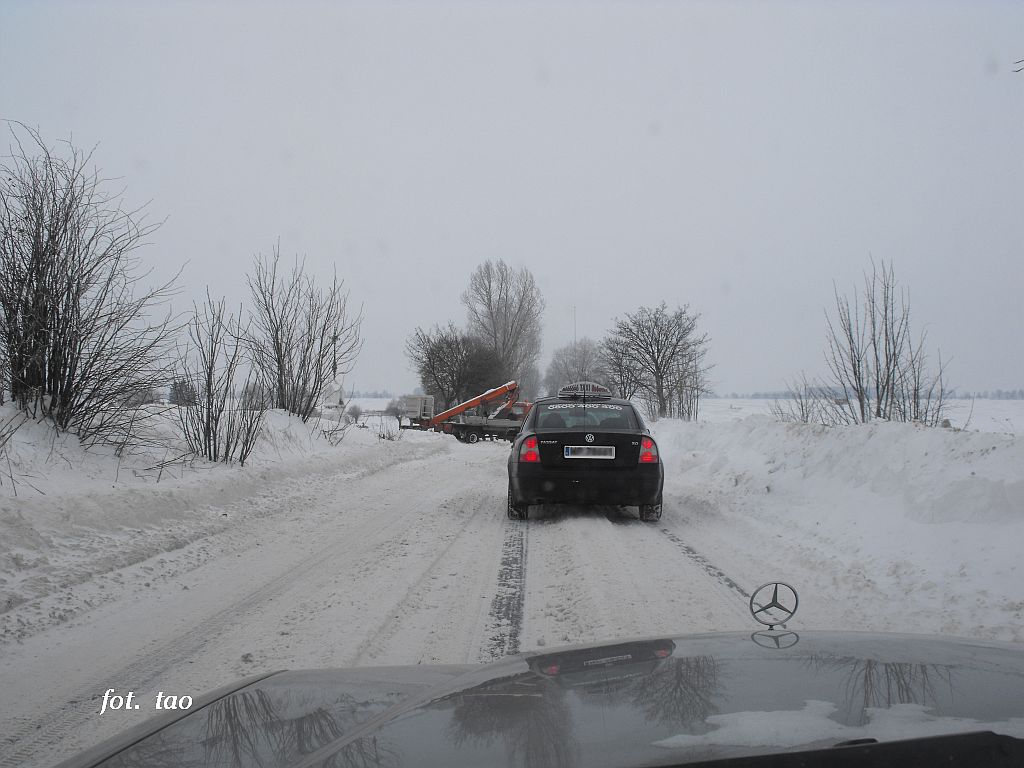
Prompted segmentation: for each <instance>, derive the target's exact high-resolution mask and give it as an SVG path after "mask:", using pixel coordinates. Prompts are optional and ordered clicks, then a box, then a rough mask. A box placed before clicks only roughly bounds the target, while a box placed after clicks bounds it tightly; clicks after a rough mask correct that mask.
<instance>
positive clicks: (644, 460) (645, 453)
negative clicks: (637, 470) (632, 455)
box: [640, 437, 658, 464]
mask: <svg viewBox="0 0 1024 768" xmlns="http://www.w3.org/2000/svg"><path fill="white" fill-rule="evenodd" d="M640 463H641V464H657V463H658V446H657V445H656V444H655V442H654V441H653V440H651V438H649V437H645V438H644V439H643V440H641V441H640Z"/></svg>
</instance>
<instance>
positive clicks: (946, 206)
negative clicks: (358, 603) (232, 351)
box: [0, 0, 1024, 393]
mask: <svg viewBox="0 0 1024 768" xmlns="http://www.w3.org/2000/svg"><path fill="white" fill-rule="evenodd" d="M1022 32H1024V3H1020V2H1015V3H975V2H962V3H887V4H870V3H860V2H858V3H845V4H839V3H810V2H807V3H774V2H758V3H726V2H714V3H684V2H680V3H644V2H639V3H600V4H597V3H559V4H554V5H552V4H546V3H545V4H540V3H525V4H524V3H512V2H478V3H415V4H413V3H375V4H347V3H330V4H328V3H323V4H315V3H289V4H287V6H285V5H284V4H282V5H281V6H277V5H272V4H264V5H257V6H253V5H251V4H242V3H237V4H233V3H213V4H204V5H200V4H193V3H182V2H165V3H155V2H153V3H124V4H111V3H91V2H74V3H68V4H60V3H52V2H31V3H30V2H12V1H11V0H0V118H5V119H14V120H20V121H23V122H25V123H28V124H30V125H33V126H37V127H38V128H40V129H41V131H42V132H43V134H44V136H45V137H46V138H47V139H48V140H51V141H56V140H58V139H65V138H68V137H69V136H70V137H73V139H74V141H75V143H76V144H79V145H84V146H92V145H94V144H98V148H97V150H96V153H95V160H96V163H97V165H98V166H99V167H100V168H101V169H102V170H103V171H104V172H105V173H106V174H107V175H110V176H116V177H120V178H121V179H122V183H123V184H124V185H125V186H126V188H127V197H128V200H129V201H131V202H133V203H139V202H144V201H147V200H148V201H151V203H150V208H149V210H150V212H151V215H152V216H153V217H155V218H159V219H163V218H165V217H166V223H165V224H164V226H163V227H162V228H161V229H160V230H159V231H158V232H157V234H156V235H155V236H154V238H153V243H152V245H151V246H150V247H149V248H148V249H147V250H146V252H145V257H146V258H147V259H150V260H152V261H153V262H155V263H158V264H160V265H161V269H162V270H165V271H166V272H167V273H171V272H173V271H174V270H175V269H177V267H178V266H179V265H180V264H181V263H183V262H186V261H187V262H188V264H187V266H186V267H185V270H184V273H183V276H182V282H183V285H184V287H185V293H184V294H183V299H182V302H181V303H182V308H184V307H185V306H187V303H188V301H190V300H191V297H192V296H198V295H201V293H202V292H203V290H204V288H205V287H206V286H207V285H209V286H210V288H211V290H212V291H213V292H214V293H217V294H221V293H223V294H226V295H228V296H229V297H230V298H232V299H233V300H235V301H238V300H240V299H242V298H243V297H244V291H245V288H244V281H243V278H242V274H243V273H244V272H245V271H246V270H247V269H248V265H249V263H250V262H251V259H252V255H253V254H254V253H255V252H257V251H260V250H262V251H268V250H269V249H270V247H271V245H272V244H273V242H274V241H275V239H276V238H278V237H280V238H281V245H282V250H283V251H284V252H285V253H287V254H296V253H297V254H301V255H305V256H306V257H307V260H308V264H309V266H310V267H311V268H312V269H313V270H314V271H315V272H317V273H318V274H322V275H327V274H329V273H330V269H331V265H332V264H335V265H336V266H337V269H338V273H339V274H340V275H341V276H342V277H344V278H345V280H346V284H347V285H348V287H349V288H350V289H351V296H352V299H353V300H354V301H355V302H357V303H358V302H362V303H364V304H365V321H364V325H363V331H364V336H365V346H364V349H363V353H362V356H361V357H360V360H359V363H358V366H357V369H356V370H355V372H354V374H353V375H352V376H351V377H350V379H349V383H350V384H354V385H355V386H356V387H357V388H359V389H373V388H384V387H387V388H390V389H391V390H392V391H395V392H403V391H411V389H412V387H413V386H414V385H415V383H416V382H415V376H414V375H413V373H412V371H411V370H409V367H408V363H407V361H406V359H405V357H404V355H403V345H404V339H405V338H406V336H407V335H408V334H409V333H410V331H411V330H412V329H413V327H414V326H416V325H430V324H433V323H437V322H445V321H447V320H449V319H453V320H455V321H457V322H458V323H460V324H461V323H462V322H463V320H464V310H463V308H462V306H461V305H460V303H459V296H460V294H461V293H462V291H463V290H464V289H465V287H466V283H467V281H468V277H469V273H470V272H471V271H472V269H473V268H474V267H475V266H476V265H477V264H479V263H481V262H482V261H484V260H486V259H497V258H503V259H505V260H506V261H509V262H511V263H513V264H516V265H524V266H526V267H528V268H529V269H531V270H532V271H533V273H534V275H535V276H536V278H537V280H538V282H539V284H540V287H541V289H542V290H543V292H544V295H545V297H546V299H547V311H546V313H545V318H544V319H545V357H544V360H543V362H544V363H545V364H546V361H547V359H548V357H549V356H550V351H551V350H552V349H553V348H554V347H556V346H559V345H561V344H564V343H566V342H567V341H570V340H571V339H572V334H573V320H572V306H573V305H575V306H576V308H577V309H576V314H577V328H578V333H579V335H581V336H583V335H590V336H593V337H595V338H596V337H600V336H601V335H602V334H603V333H604V332H605V331H606V330H607V329H608V327H609V325H610V323H611V320H612V318H613V317H614V316H616V315H621V314H622V313H624V312H627V311H632V310H635V309H636V308H637V307H638V306H640V305H642V304H646V305H655V304H657V303H658V302H660V301H662V300H664V301H666V302H667V303H668V304H669V305H670V306H674V305H676V304H689V305H690V307H691V308H692V309H693V310H694V311H696V312H699V313H700V314H701V315H702V318H703V319H702V327H703V329H704V330H705V331H706V332H707V333H708V334H709V335H710V337H711V340H712V343H711V348H710V350H711V351H710V358H711V361H712V362H713V363H714V364H715V366H716V368H715V370H714V372H713V374H712V379H713V383H714V386H715V388H716V389H717V390H718V391H720V392H723V393H725V392H730V391H739V392H745V391H751V390H756V389H773V388H781V387H782V384H783V381H784V379H786V378H787V377H789V376H791V375H792V374H794V373H796V372H797V371H799V370H801V369H804V370H807V371H808V373H817V372H820V371H821V370H822V366H823V363H822V351H823V347H824V322H823V311H824V309H825V307H826V306H827V305H828V304H829V303H830V301H831V300H832V285H833V281H835V282H836V283H837V284H838V285H839V287H840V288H842V289H844V290H845V289H846V288H847V287H849V286H851V285H852V284H853V283H854V281H856V280H858V279H859V276H860V274H861V273H862V272H863V270H864V269H865V268H866V267H867V265H868V260H869V257H870V256H871V255H873V256H874V257H875V258H876V259H891V260H893V261H894V262H895V264H896V270H897V276H898V277H899V278H900V279H901V280H902V281H903V282H904V283H906V284H907V285H908V286H909V287H910V290H911V300H912V307H913V312H914V320H915V321H916V322H917V324H918V327H919V328H920V327H922V326H924V325H927V329H928V332H929V336H930V338H931V340H932V341H933V343H934V344H933V346H938V347H941V350H942V353H943V356H944V358H948V359H949V361H950V364H949V380H950V383H951V384H953V385H954V386H958V387H961V388H969V389H982V388H995V387H1003V388H1010V387H1013V388H1016V387H1021V386H1024V342H1022V339H1021V337H1022V330H1024V301H1022V295H1021V294H1022V291H1024V73H1021V74H1013V72H1012V70H1013V62H1014V61H1016V60H1018V59H1022V58H1024V34H1022ZM7 143H9V142H7V141H4V142H3V143H2V145H3V146H4V147H6V145H7Z"/></svg>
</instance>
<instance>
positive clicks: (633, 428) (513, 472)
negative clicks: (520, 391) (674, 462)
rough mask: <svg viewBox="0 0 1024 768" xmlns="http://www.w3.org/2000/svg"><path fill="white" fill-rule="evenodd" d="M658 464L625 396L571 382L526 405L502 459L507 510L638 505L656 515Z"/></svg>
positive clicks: (523, 513)
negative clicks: (505, 462)
mask: <svg viewBox="0 0 1024 768" xmlns="http://www.w3.org/2000/svg"><path fill="white" fill-rule="evenodd" d="M664 480H665V471H664V468H663V467H662V464H661V458H660V457H659V455H658V446H657V444H656V443H655V441H654V438H653V437H651V434H650V431H649V430H648V429H647V427H646V426H645V425H644V422H643V419H642V418H641V417H640V414H639V413H637V411H636V409H635V408H634V407H633V404H632V403H631V402H629V401H628V400H621V399H618V398H614V397H611V392H610V391H609V390H608V389H607V388H605V387H602V386H601V385H599V384H594V383H592V382H578V383H576V384H570V385H568V386H565V387H562V389H560V390H559V392H558V396H557V397H549V398H541V399H539V400H538V401H537V402H535V403H534V404H533V408H531V409H530V413H529V415H528V416H527V418H526V420H525V421H524V422H523V426H522V429H521V430H520V432H519V435H518V437H517V438H516V440H515V442H513V444H512V452H511V454H510V455H509V459H508V516H509V517H511V518H513V519H525V518H526V517H527V515H528V513H529V508H530V505H532V504H559V503H562V504H613V505H625V506H637V507H639V508H640V519H641V520H650V521H653V520H658V519H660V518H661V492H662V486H663V485H664Z"/></svg>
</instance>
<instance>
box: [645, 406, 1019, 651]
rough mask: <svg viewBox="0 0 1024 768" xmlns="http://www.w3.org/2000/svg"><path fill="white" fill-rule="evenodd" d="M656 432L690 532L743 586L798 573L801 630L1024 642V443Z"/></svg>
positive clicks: (742, 424)
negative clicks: (1023, 552) (1023, 554)
mask: <svg viewBox="0 0 1024 768" xmlns="http://www.w3.org/2000/svg"><path fill="white" fill-rule="evenodd" d="M655 430H656V434H657V435H658V437H659V444H660V445H661V446H662V450H663V452H664V454H665V456H666V467H667V469H668V470H669V472H670V473H671V474H672V475H673V480H672V482H671V483H669V484H668V486H667V487H668V492H667V499H666V503H667V506H668V508H669V509H671V510H673V511H674V512H676V513H677V514H678V516H679V517H677V518H676V521H675V522H676V523H677V524H679V527H680V528H681V529H682V530H683V531H684V532H685V533H684V536H685V538H686V540H687V541H688V542H689V543H690V544H691V545H692V546H693V547H694V548H696V549H697V550H698V551H700V552H702V553H703V554H704V555H705V556H707V557H708V558H710V559H711V560H712V561H714V562H716V563H719V564H722V563H726V564H729V566H728V568H726V570H727V572H729V573H730V575H731V576H732V577H733V578H734V579H736V580H737V581H742V582H743V583H746V584H751V583H752V582H753V581H757V580H758V579H759V578H760V579H761V580H762V581H767V580H768V578H769V577H770V578H776V577H778V578H783V579H784V580H787V581H790V582H791V583H793V584H794V585H795V586H797V587H798V589H799V590H800V591H801V594H802V595H803V598H802V602H801V608H800V624H801V625H802V626H808V627H817V628H840V629H853V628H863V629H878V630H888V631H907V632H914V631H920V632H939V633H947V634H960V635H971V636H975V637H986V638H992V639H1001V640H1014V641H1018V642H1019V641H1024V565H1019V562H1020V558H1019V549H1020V541H1021V540H1022V538H1024V440H1021V439H1020V438H1016V437H1012V436H1008V435H994V434H986V433H974V432H956V431H952V430H943V429H927V428H924V427H916V426H913V425H906V424H887V423H874V424H870V425H866V426H857V427H844V428H831V429H830V428H825V427H820V426H819V427H815V426H808V425H803V424H780V423H778V422H775V421H773V420H772V419H770V418H768V417H765V416H751V417H748V418H746V419H743V420H741V421H736V422H731V423H723V424H684V423H679V422H667V421H665V422H661V423H659V424H657V425H656V426H655ZM737 556H739V557H737ZM723 568H725V566H724V565H723ZM762 577H765V578H762Z"/></svg>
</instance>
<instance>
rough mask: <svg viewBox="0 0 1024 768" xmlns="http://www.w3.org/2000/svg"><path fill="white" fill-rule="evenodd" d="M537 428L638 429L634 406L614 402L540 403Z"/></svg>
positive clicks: (537, 407)
mask: <svg viewBox="0 0 1024 768" xmlns="http://www.w3.org/2000/svg"><path fill="white" fill-rule="evenodd" d="M534 410H535V411H536V422H535V426H536V428H537V429H595V430H596V429H630V430H637V429H639V428H640V427H639V424H638V422H637V417H636V414H635V413H634V412H633V408H632V406H629V405H616V404H615V403H562V402H559V403H540V404H539V405H537V406H536V407H535V409H534Z"/></svg>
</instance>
